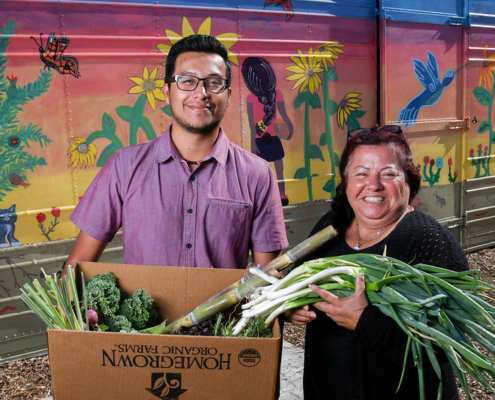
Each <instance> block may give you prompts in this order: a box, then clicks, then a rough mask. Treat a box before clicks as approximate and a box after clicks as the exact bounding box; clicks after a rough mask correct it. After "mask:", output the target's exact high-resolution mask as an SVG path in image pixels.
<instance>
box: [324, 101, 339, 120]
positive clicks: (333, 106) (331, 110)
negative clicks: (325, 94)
mask: <svg viewBox="0 0 495 400" xmlns="http://www.w3.org/2000/svg"><path fill="white" fill-rule="evenodd" d="M326 107H327V112H328V114H329V115H330V116H332V115H334V114H335V113H336V112H337V110H338V109H339V105H338V104H337V103H336V102H335V101H333V100H328V102H327V105H326Z"/></svg>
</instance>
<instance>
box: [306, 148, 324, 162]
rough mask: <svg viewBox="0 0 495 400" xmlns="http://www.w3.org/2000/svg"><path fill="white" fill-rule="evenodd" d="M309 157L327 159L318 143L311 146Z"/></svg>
mask: <svg viewBox="0 0 495 400" xmlns="http://www.w3.org/2000/svg"><path fill="white" fill-rule="evenodd" d="M309 158H310V159H311V160H314V159H319V160H321V161H323V162H325V159H324V158H323V153H322V152H321V149H320V148H319V147H318V146H317V145H316V144H312V145H311V146H309Z"/></svg>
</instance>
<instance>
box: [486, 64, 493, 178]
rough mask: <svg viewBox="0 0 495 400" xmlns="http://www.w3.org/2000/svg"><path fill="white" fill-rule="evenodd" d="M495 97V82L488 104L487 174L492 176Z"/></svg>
mask: <svg viewBox="0 0 495 400" xmlns="http://www.w3.org/2000/svg"><path fill="white" fill-rule="evenodd" d="M492 76H493V78H494V79H495V73H494V72H493V71H492ZM494 97H495V84H494V85H493V86H492V98H491V99H490V105H489V106H488V122H489V124H490V133H489V135H488V158H487V161H486V167H487V168H486V174H487V175H486V176H490V159H489V157H490V156H491V154H492V136H495V131H494V130H493V125H492V109H493V98H494Z"/></svg>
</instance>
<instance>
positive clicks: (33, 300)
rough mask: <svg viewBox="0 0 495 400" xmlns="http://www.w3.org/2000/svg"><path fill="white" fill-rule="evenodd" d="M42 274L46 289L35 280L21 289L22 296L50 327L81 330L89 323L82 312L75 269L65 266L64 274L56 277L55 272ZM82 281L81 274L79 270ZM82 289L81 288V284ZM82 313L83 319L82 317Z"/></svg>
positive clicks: (82, 280)
mask: <svg viewBox="0 0 495 400" xmlns="http://www.w3.org/2000/svg"><path fill="white" fill-rule="evenodd" d="M41 271H42V272H43V274H44V276H45V284H46V286H47V287H48V289H45V288H44V287H43V286H42V285H41V283H40V282H39V281H38V279H35V280H33V282H32V285H30V284H29V283H26V284H25V285H24V287H23V288H21V298H22V300H23V301H24V302H25V303H26V304H27V305H28V307H29V308H31V310H33V311H34V312H35V314H36V315H37V316H38V317H39V318H41V320H42V321H43V322H44V323H45V324H46V325H47V326H48V328H50V329H68V330H75V331H83V330H84V329H85V328H84V325H85V324H86V326H88V322H87V315H86V314H85V313H83V312H81V307H80V305H79V301H77V300H76V301H73V299H79V296H78V291H77V285H76V279H75V273H74V269H73V268H72V267H71V266H69V267H67V276H66V277H64V278H62V279H59V278H58V276H57V274H53V276H50V275H47V274H46V273H45V271H43V269H42V270H41ZM81 282H84V277H83V276H82V272H81ZM83 290H84V287H83ZM83 315H84V318H83Z"/></svg>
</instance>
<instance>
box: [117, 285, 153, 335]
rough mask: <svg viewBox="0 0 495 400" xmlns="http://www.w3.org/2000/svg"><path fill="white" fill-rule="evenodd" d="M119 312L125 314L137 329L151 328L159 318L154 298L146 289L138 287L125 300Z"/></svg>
mask: <svg viewBox="0 0 495 400" xmlns="http://www.w3.org/2000/svg"><path fill="white" fill-rule="evenodd" d="M119 314H120V315H123V316H125V317H126V318H127V319H128V320H129V321H130V322H131V324H132V326H133V328H134V329H136V330H141V329H145V328H149V327H151V326H153V325H155V324H156V321H157V319H158V313H157V311H156V308H155V305H154V304H153V299H152V298H151V296H150V295H149V294H148V291H147V290H146V289H138V290H136V292H135V293H134V294H133V295H132V296H131V297H129V298H127V299H126V300H124V302H123V303H122V305H121V306H120V311H119Z"/></svg>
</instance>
